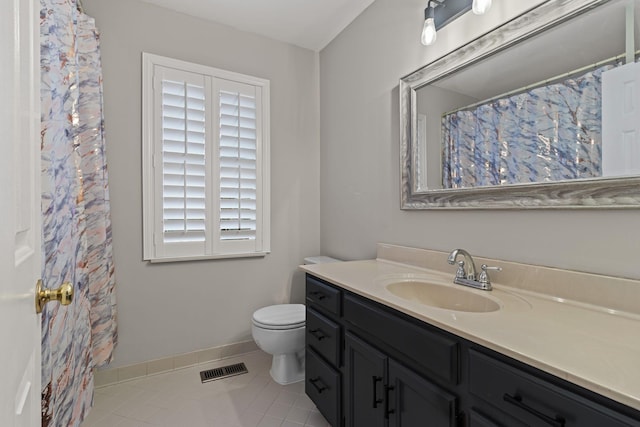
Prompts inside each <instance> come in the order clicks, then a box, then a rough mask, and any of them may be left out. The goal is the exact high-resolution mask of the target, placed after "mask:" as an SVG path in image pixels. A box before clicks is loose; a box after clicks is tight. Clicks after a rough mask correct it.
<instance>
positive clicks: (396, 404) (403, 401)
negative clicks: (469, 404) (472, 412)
mask: <svg viewBox="0 0 640 427" xmlns="http://www.w3.org/2000/svg"><path fill="white" fill-rule="evenodd" d="M386 397H387V399H388V400H389V403H388V409H387V416H388V417H389V427H423V426H429V427H454V426H456V425H457V413H458V410H457V405H458V399H457V398H456V397H455V396H454V395H452V394H451V393H448V392H447V391H445V390H443V389H441V388H440V387H438V386H436V385H434V384H433V383H431V382H429V381H427V380H426V379H424V378H422V377H421V376H419V375H418V374H416V373H415V372H413V371H411V370H410V369H407V368H405V367H404V366H402V365H401V364H399V363H397V362H396V361H394V360H393V359H389V382H388V386H387V396H386Z"/></svg>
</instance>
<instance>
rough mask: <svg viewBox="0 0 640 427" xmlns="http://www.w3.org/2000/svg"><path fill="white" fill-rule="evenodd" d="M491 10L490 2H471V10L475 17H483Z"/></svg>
mask: <svg viewBox="0 0 640 427" xmlns="http://www.w3.org/2000/svg"><path fill="white" fill-rule="evenodd" d="M489 8H491V0H473V5H472V6H471V9H472V10H473V13H475V14H476V15H484V14H485V13H487V11H488V10H489Z"/></svg>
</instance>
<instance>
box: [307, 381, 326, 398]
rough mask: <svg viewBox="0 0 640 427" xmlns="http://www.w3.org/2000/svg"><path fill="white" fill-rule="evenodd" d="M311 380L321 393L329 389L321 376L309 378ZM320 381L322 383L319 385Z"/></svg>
mask: <svg viewBox="0 0 640 427" xmlns="http://www.w3.org/2000/svg"><path fill="white" fill-rule="evenodd" d="M309 382H310V383H311V385H312V386H314V387H315V388H316V390H318V393H319V394H322V392H323V391H325V390H326V389H327V386H326V385H325V384H324V383H323V382H322V381H321V380H320V377H316V378H309ZM318 383H320V385H318Z"/></svg>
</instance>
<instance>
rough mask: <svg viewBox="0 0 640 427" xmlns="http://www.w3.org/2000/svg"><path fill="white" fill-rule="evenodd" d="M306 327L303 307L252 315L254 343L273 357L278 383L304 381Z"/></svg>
mask: <svg viewBox="0 0 640 427" xmlns="http://www.w3.org/2000/svg"><path fill="white" fill-rule="evenodd" d="M304 261H305V264H320V263H323V262H337V261H339V260H337V259H334V258H330V257H325V256H318V257H309V258H305V260H304ZM304 326H305V306H304V305H303V304H278V305H270V306H268V307H263V308H261V309H259V310H256V311H255V312H254V313H253V318H252V325H251V334H252V335H253V340H254V341H255V342H256V344H257V345H258V347H260V349H261V350H263V351H264V352H266V353H269V354H272V355H273V361H272V362H271V370H270V371H269V373H270V374H271V378H273V380H274V381H275V382H277V383H278V384H283V385H284V384H291V383H295V382H298V381H302V380H304V334H305V329H304Z"/></svg>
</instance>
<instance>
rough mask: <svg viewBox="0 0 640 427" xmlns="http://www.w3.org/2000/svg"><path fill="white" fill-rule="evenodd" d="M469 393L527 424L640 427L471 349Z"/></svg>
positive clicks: (573, 394) (569, 392) (620, 416)
mask: <svg viewBox="0 0 640 427" xmlns="http://www.w3.org/2000/svg"><path fill="white" fill-rule="evenodd" d="M469 392H470V393H471V394H473V395H475V396H476V397H478V398H480V399H483V400H485V401H486V402H488V403H490V404H491V405H492V406H493V407H495V408H498V409H500V410H501V411H503V412H504V413H506V414H508V415H510V416H512V417H514V418H515V419H517V420H520V421H522V422H523V423H524V424H526V425H535V426H538V425H539V426H558V427H571V426H580V427H602V426H607V427H618V426H620V427H622V426H638V425H640V423H639V422H638V420H631V419H629V418H627V417H625V416H623V415H621V414H618V413H616V412H615V411H613V410H611V409H609V408H606V407H604V406H602V405H600V404H598V403H596V402H593V401H590V400H587V399H586V398H584V397H582V396H579V395H578V394H575V393H573V392H571V391H569V390H566V389H563V388H560V387H558V386H556V385H555V384H552V383H550V382H548V381H545V380H543V379H541V378H538V377H536V376H534V375H531V374H529V373H527V372H523V371H521V370H519V369H517V368H515V367H513V366H511V365H509V364H507V363H504V362H502V361H500V360H497V359H494V358H492V357H491V356H488V355H485V354H483V353H480V352H478V351H475V350H473V349H471V350H469Z"/></svg>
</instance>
